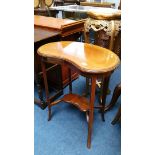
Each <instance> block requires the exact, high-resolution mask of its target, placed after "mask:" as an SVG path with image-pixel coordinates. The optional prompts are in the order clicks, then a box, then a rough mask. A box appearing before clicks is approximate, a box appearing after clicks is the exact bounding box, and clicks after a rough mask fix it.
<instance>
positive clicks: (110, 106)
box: [105, 84, 121, 125]
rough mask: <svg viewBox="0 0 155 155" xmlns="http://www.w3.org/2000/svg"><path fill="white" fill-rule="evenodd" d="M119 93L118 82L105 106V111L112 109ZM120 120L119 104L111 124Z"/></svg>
mask: <svg viewBox="0 0 155 155" xmlns="http://www.w3.org/2000/svg"><path fill="white" fill-rule="evenodd" d="M120 95H121V84H118V85H117V86H116V87H115V89H114V92H113V95H112V98H111V101H110V103H109V105H108V106H106V107H105V111H109V110H110V109H112V108H113V107H114V106H115V104H116V102H117V100H118V98H119V96H120ZM120 120H121V105H120V106H119V108H118V111H117V113H116V115H115V117H114V119H113V121H112V122H111V124H113V125H114V124H116V123H117V122H119V121H120Z"/></svg>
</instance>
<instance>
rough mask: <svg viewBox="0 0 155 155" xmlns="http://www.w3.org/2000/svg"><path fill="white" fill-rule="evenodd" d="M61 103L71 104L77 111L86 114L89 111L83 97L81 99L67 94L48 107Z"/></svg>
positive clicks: (75, 95)
mask: <svg viewBox="0 0 155 155" xmlns="http://www.w3.org/2000/svg"><path fill="white" fill-rule="evenodd" d="M61 101H63V102H66V103H69V104H72V105H74V106H76V107H77V108H78V109H80V110H81V111H83V112H86V111H88V110H89V102H88V100H87V99H86V98H85V97H82V96H80V95H77V94H67V95H64V97H63V98H62V99H60V100H58V101H55V102H52V103H51V104H50V106H53V105H56V104H58V103H60V102H61Z"/></svg>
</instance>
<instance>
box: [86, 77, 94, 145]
mask: <svg viewBox="0 0 155 155" xmlns="http://www.w3.org/2000/svg"><path fill="white" fill-rule="evenodd" d="M95 90H96V77H92V78H91V94H90V110H89V122H88V139H87V147H88V148H90V147H91V135H92V127H93V119H94V102H95Z"/></svg>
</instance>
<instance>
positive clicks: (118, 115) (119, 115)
mask: <svg viewBox="0 0 155 155" xmlns="http://www.w3.org/2000/svg"><path fill="white" fill-rule="evenodd" d="M120 119H121V106H120V107H119V109H118V111H117V114H116V116H115V117H114V119H113V121H112V122H111V124H112V125H114V124H116V123H117V122H119V121H120Z"/></svg>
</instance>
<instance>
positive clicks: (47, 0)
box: [34, 0, 58, 17]
mask: <svg viewBox="0 0 155 155" xmlns="http://www.w3.org/2000/svg"><path fill="white" fill-rule="evenodd" d="M53 2H54V1H53V0H34V15H42V16H50V17H56V15H57V13H58V12H57V11H53V10H50V9H49V7H50V6H51V5H52V4H53Z"/></svg>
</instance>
